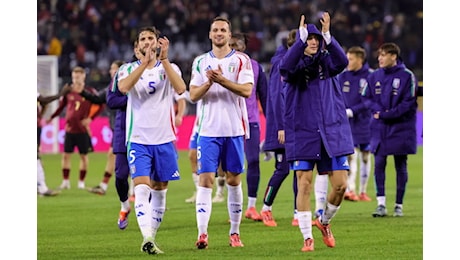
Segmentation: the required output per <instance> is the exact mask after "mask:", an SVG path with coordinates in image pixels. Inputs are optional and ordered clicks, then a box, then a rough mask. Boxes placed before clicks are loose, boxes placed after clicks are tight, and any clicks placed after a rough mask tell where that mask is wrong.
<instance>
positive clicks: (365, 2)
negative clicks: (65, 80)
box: [37, 0, 423, 89]
mask: <svg viewBox="0 0 460 260" xmlns="http://www.w3.org/2000/svg"><path fill="white" fill-rule="evenodd" d="M303 2H304V1H298V0H297V1H290V0H272V1H264V2H263V1H262V0H247V1H242V0H236V1H235V0H223V1H205V0H196V1H185V0H172V1H167V0H153V1H146V0H133V1H122V0H98V1H96V0H86V1H80V0H66V1H52V0H39V1H38V4H37V33H38V35H39V39H38V42H37V55H42V54H43V49H44V50H48V49H49V47H50V46H51V45H52V42H51V39H52V38H51V35H53V33H54V32H55V33H56V35H55V36H56V39H57V40H58V41H60V43H61V45H62V46H61V48H62V53H61V56H60V58H59V76H60V77H65V76H66V75H69V73H70V68H71V67H72V66H74V65H75V64H79V65H81V66H85V67H88V68H89V69H90V70H93V69H99V70H101V71H105V66H107V63H108V62H109V61H110V60H114V59H122V60H129V59H130V57H131V55H132V46H131V45H132V44H131V43H132V42H133V39H134V38H133V37H135V35H136V32H137V29H138V28H139V27H140V26H146V25H155V26H156V27H157V28H159V29H160V30H161V32H162V33H163V34H164V35H166V36H168V38H170V39H171V40H172V42H173V45H172V46H170V51H171V52H172V53H171V54H173V55H171V58H172V59H173V61H174V62H176V63H177V64H178V65H180V66H182V67H181V69H182V70H184V75H188V73H186V70H189V69H190V68H189V67H190V66H191V63H192V60H191V59H192V57H194V56H195V55H196V54H197V53H203V52H206V51H208V50H209V49H210V47H211V46H210V42H209V39H208V31H209V20H210V19H211V18H212V17H215V16H217V15H223V16H226V17H228V18H229V19H230V20H231V21H232V24H233V32H242V31H244V32H247V33H249V34H250V35H251V38H252V39H251V42H252V44H253V45H251V46H248V50H247V51H248V54H250V55H251V56H252V57H256V58H257V59H258V60H259V62H260V63H261V64H262V65H264V67H266V68H269V67H270V58H271V57H272V55H273V53H274V50H275V49H276V47H278V46H280V45H281V39H282V38H283V37H286V35H287V33H288V32H289V30H290V29H292V28H297V27H298V24H297V23H298V21H297V18H298V17H299V16H300V14H301V13H302V14H305V17H306V19H307V22H308V23H315V24H319V17H321V15H322V12H323V11H329V12H330V13H331V16H332V17H333V19H334V21H333V22H334V24H335V25H336V29H335V30H334V36H335V37H336V38H337V40H338V41H339V42H340V43H341V44H342V46H343V47H344V49H347V48H349V47H351V46H355V45H357V46H362V47H363V48H365V49H366V52H367V53H368V54H369V65H370V66H371V67H373V68H377V67H378V62H377V59H376V58H377V55H376V50H377V48H378V46H380V44H381V43H383V42H386V41H392V42H395V43H397V44H398V45H399V46H400V47H401V53H402V54H403V56H402V58H403V60H404V61H405V64H406V65H407V66H408V67H409V68H410V69H411V70H412V71H414V73H415V74H416V76H417V78H418V79H420V80H423V73H422V71H423V62H422V61H423V1H420V0H389V1H380V0H344V1H326V0H312V1H310V3H309V4H302V3H303ZM275 7H276V8H275ZM40 39H41V40H42V42H40ZM53 41H55V40H53ZM53 44H54V43H53ZM176 45H178V46H176ZM109 57H112V58H109ZM95 78H98V77H95ZM107 78H108V77H100V79H101V80H102V81H106V80H108V79H107ZM184 80H185V81H186V82H188V79H187V78H184ZM90 84H91V85H93V86H95V87H96V88H98V89H100V88H103V87H105V86H106V85H107V84H108V82H90Z"/></svg>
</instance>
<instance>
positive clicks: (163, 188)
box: [118, 27, 186, 254]
mask: <svg viewBox="0 0 460 260" xmlns="http://www.w3.org/2000/svg"><path fill="white" fill-rule="evenodd" d="M138 48H139V51H140V56H141V58H140V59H139V60H138V61H136V62H133V63H130V64H129V65H128V66H124V67H123V68H122V69H120V71H119V74H118V89H119V90H120V91H121V92H122V93H125V94H127V95H128V104H127V110H126V143H127V150H128V155H127V156H128V162H129V168H130V172H131V176H132V179H133V182H134V196H135V199H134V207H135V210H136V217H137V223H138V225H139V229H140V231H141V233H142V236H143V242H142V245H141V251H144V252H146V253H148V254H160V253H163V252H162V251H161V250H160V249H159V248H158V246H157V245H156V243H155V236H156V234H157V230H158V228H159V227H160V224H161V222H162V220H163V217H164V212H165V209H166V192H167V188H168V181H172V180H179V179H180V174H179V167H178V165H177V151H176V149H175V145H174V141H175V140H176V133H175V131H176V130H175V126H174V117H175V115H174V106H173V99H174V93H175V92H177V93H178V94H182V93H183V92H184V91H185V89H186V85H185V82H184V80H183V79H182V73H181V71H180V69H179V67H177V65H175V64H174V63H170V62H169V60H168V48H169V40H168V39H167V38H166V37H162V38H160V37H159V31H158V30H157V29H156V28H155V27H144V28H141V29H140V30H139V33H138ZM157 48H159V50H160V54H159V55H158V58H157V55H156V51H157Z"/></svg>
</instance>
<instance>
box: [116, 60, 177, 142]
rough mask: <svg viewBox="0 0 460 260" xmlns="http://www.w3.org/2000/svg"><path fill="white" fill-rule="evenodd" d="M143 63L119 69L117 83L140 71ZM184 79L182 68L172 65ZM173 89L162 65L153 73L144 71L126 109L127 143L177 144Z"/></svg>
mask: <svg viewBox="0 0 460 260" xmlns="http://www.w3.org/2000/svg"><path fill="white" fill-rule="evenodd" d="M139 64H140V61H136V62H132V63H129V64H128V65H127V66H123V67H122V68H120V69H121V70H120V71H119V73H118V81H120V80H122V79H124V78H126V77H127V76H128V75H129V74H130V73H131V72H132V71H134V70H135V69H137V68H138V67H139ZM171 65H172V67H173V69H174V71H175V72H176V73H177V74H179V75H180V76H182V73H181V71H180V69H179V67H178V66H177V65H176V64H171ZM175 93H176V92H175V91H174V88H173V87H172V85H171V82H170V81H169V79H168V78H167V77H166V72H165V70H164V67H163V65H162V64H161V62H160V61H157V63H156V64H155V66H154V67H153V68H152V69H145V70H144V72H143V73H142V76H141V77H140V78H139V80H138V81H137V82H136V84H135V85H134V87H133V88H132V89H131V90H130V91H129V92H128V104H127V107H126V143H129V142H134V143H139V144H146V145H156V144H164V143H168V142H171V141H174V140H176V129H175V126H174V103H173V101H174V94H175Z"/></svg>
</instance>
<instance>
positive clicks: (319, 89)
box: [280, 12, 353, 252]
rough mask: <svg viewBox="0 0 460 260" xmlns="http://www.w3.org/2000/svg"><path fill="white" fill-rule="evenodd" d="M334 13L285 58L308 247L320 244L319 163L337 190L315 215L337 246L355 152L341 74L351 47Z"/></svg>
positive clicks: (288, 126) (289, 156) (289, 154)
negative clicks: (335, 223) (334, 227)
mask: <svg viewBox="0 0 460 260" xmlns="http://www.w3.org/2000/svg"><path fill="white" fill-rule="evenodd" d="M330 21H331V20H330V16H329V13H328V12H324V13H323V15H322V17H321V19H320V22H321V24H322V28H321V32H320V31H319V30H318V29H317V28H316V26H315V25H314V24H308V25H307V24H305V16H304V15H301V18H300V24H299V34H298V37H297V39H296V41H295V42H294V44H293V45H292V46H291V47H290V48H289V49H288V50H287V52H286V54H285V55H284V57H283V58H282V60H281V62H280V73H281V76H283V78H284V81H285V87H284V89H285V123H284V126H285V128H284V130H285V147H286V160H287V161H288V162H289V164H290V168H291V170H294V171H295V173H296V176H297V185H298V193H297V210H298V212H297V218H298V221H299V229H300V231H301V233H302V236H303V241H304V243H303V247H302V249H301V250H302V251H304V252H308V251H313V250H314V239H313V235H312V212H311V205H310V193H311V188H312V179H313V169H314V168H315V167H317V171H318V172H322V173H325V172H327V174H328V176H329V180H330V183H331V192H330V193H329V195H328V202H327V204H326V207H325V209H324V212H323V214H322V215H321V216H320V217H319V218H317V219H316V220H315V225H316V227H317V228H318V229H319V230H320V231H321V233H322V235H323V242H324V243H325V244H326V245H327V246H328V247H335V239H334V236H333V234H332V231H331V228H330V226H331V224H330V221H331V220H332V219H333V217H334V216H335V215H336V213H337V212H338V210H339V209H340V204H341V203H342V200H343V195H344V193H345V189H346V187H347V175H348V170H349V166H348V161H347V156H348V155H349V154H352V153H353V141H352V135H351V129H350V124H349V122H348V118H347V115H346V112H345V104H344V101H343V97H342V92H341V90H340V89H339V88H338V86H339V85H338V80H337V77H336V76H337V75H338V74H339V73H341V72H342V71H343V70H344V69H345V68H346V66H347V65H348V60H347V56H346V54H345V52H344V51H343V49H342V47H341V46H340V44H339V43H338V42H337V40H335V38H333V37H332V36H331V34H330V31H329V29H330Z"/></svg>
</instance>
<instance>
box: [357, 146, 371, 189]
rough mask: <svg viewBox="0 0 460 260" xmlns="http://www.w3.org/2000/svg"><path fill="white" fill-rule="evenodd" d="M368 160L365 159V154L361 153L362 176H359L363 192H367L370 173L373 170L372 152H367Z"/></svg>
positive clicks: (360, 187)
mask: <svg viewBox="0 0 460 260" xmlns="http://www.w3.org/2000/svg"><path fill="white" fill-rule="evenodd" d="M366 157H367V162H366V163H365V162H364V160H363V156H362V153H361V156H360V161H359V162H360V176H359V177H360V178H359V182H360V183H359V192H360V193H362V192H364V193H367V192H366V191H367V183H368V181H369V175H370V172H371V154H370V153H368V154H367V156H366Z"/></svg>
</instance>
